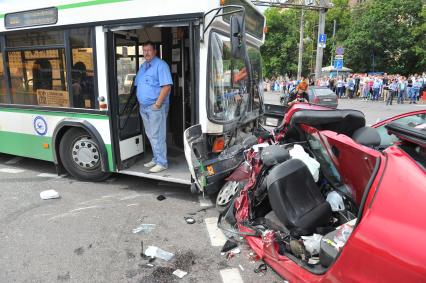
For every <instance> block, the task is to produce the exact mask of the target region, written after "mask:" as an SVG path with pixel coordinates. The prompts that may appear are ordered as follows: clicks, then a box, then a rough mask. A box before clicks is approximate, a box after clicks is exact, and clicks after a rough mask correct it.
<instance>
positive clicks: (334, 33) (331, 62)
mask: <svg viewBox="0 0 426 283" xmlns="http://www.w3.org/2000/svg"><path fill="white" fill-rule="evenodd" d="M335 35H336V20H334V23H333V47H332V48H331V56H330V66H333V59H334V36H335Z"/></svg>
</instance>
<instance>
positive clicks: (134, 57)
mask: <svg viewBox="0 0 426 283" xmlns="http://www.w3.org/2000/svg"><path fill="white" fill-rule="evenodd" d="M107 38H108V46H110V47H111V52H109V54H110V55H109V61H110V64H109V65H110V66H113V68H112V70H111V73H110V74H111V76H110V90H111V96H110V97H111V117H112V125H113V128H114V129H113V133H114V134H113V137H112V138H113V140H114V151H115V157H116V163H117V169H118V170H122V169H125V168H127V167H129V166H131V164H132V163H133V162H132V161H133V160H135V158H134V157H136V156H138V155H140V154H142V153H143V152H144V144H143V142H144V139H143V136H142V126H141V120H140V116H139V107H138V106H137V104H138V103H137V98H136V94H132V93H131V89H132V84H133V81H134V78H135V76H136V73H137V71H138V69H139V48H138V46H139V43H138V39H137V38H132V37H126V36H123V35H121V34H116V33H113V32H111V31H109V32H108V36H107Z"/></svg>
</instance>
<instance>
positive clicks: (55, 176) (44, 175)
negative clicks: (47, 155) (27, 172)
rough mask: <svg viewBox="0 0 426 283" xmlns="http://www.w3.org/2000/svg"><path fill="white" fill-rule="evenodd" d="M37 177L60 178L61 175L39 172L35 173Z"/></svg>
mask: <svg viewBox="0 0 426 283" xmlns="http://www.w3.org/2000/svg"><path fill="white" fill-rule="evenodd" d="M37 177H42V178H62V177H63V175H61V176H58V175H57V174H52V173H40V174H38V175H37Z"/></svg>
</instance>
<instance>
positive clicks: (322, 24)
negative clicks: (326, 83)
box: [315, 0, 326, 80]
mask: <svg viewBox="0 0 426 283" xmlns="http://www.w3.org/2000/svg"><path fill="white" fill-rule="evenodd" d="M320 6H321V7H324V0H321V1H320ZM325 13H326V9H325V8H322V9H321V10H320V12H319V22H318V37H319V36H320V34H323V33H324V30H325ZM323 52H324V49H323V48H322V47H320V45H319V44H317V59H316V63H315V79H317V80H318V79H319V78H321V68H322V57H323Z"/></svg>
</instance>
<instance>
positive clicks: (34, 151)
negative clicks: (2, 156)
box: [0, 131, 115, 172]
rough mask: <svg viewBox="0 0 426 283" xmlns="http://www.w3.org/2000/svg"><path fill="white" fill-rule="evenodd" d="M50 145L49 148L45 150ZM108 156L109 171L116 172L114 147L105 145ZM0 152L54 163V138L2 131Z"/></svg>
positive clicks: (0, 132) (0, 134)
mask: <svg viewBox="0 0 426 283" xmlns="http://www.w3.org/2000/svg"><path fill="white" fill-rule="evenodd" d="M44 144H48V145H49V148H44V146H43V145H44ZM105 148H106V152H107V155H108V170H109V171H111V172H115V164H114V161H113V158H112V146H111V145H110V144H106V145H105ZM0 152H1V153H7V154H11V155H17V156H24V157H29V158H35V159H40V160H46V161H52V162H53V148H52V138H51V137H43V136H36V135H29V134H19V133H12V132H4V131H0Z"/></svg>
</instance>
